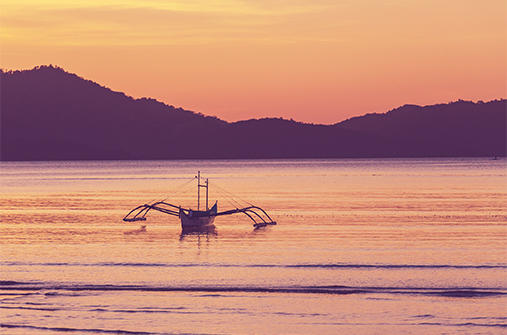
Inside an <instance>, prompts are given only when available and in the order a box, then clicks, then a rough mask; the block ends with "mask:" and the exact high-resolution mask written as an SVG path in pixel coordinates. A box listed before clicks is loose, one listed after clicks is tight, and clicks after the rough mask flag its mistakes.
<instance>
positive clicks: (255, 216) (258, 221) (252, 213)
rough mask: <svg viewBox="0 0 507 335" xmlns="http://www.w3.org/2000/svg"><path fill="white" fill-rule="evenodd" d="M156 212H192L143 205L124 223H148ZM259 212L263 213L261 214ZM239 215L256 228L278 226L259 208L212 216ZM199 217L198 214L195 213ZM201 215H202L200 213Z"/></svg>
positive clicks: (161, 205) (162, 205)
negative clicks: (242, 215)
mask: <svg viewBox="0 0 507 335" xmlns="http://www.w3.org/2000/svg"><path fill="white" fill-rule="evenodd" d="M152 209H153V210H156V211H159V212H162V213H164V214H169V215H174V216H179V215H180V211H184V212H187V213H188V212H190V209H182V208H181V206H175V205H173V204H169V203H167V202H163V201H159V202H156V203H154V204H152V205H141V206H138V207H136V208H134V209H133V210H131V211H130V212H129V213H128V214H127V215H126V216H125V217H124V218H123V221H127V222H132V221H146V215H147V214H148V212H149V211H150V210H152ZM258 211H260V212H261V213H260V214H259V213H258ZM237 213H244V214H245V215H246V216H248V217H249V218H250V219H251V220H252V221H253V222H254V225H253V226H254V227H255V228H259V227H265V226H267V225H276V222H275V221H273V220H272V219H271V218H270V217H269V215H268V213H266V211H264V210H263V209H262V208H260V207H257V206H249V207H245V208H236V209H231V210H228V211H223V212H219V213H216V214H211V215H210V216H222V215H232V214H237ZM195 214H196V215H198V213H195ZM199 214H200V213H199Z"/></svg>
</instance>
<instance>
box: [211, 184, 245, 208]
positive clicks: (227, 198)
mask: <svg viewBox="0 0 507 335" xmlns="http://www.w3.org/2000/svg"><path fill="white" fill-rule="evenodd" d="M213 189H214V190H215V191H216V192H217V193H218V194H220V195H221V196H222V197H224V198H225V200H227V202H229V203H230V204H231V205H232V207H233V208H240V207H241V204H239V203H238V202H236V203H235V204H234V203H233V200H232V199H229V196H228V195H227V194H224V193H223V192H222V191H220V190H219V189H217V188H213Z"/></svg>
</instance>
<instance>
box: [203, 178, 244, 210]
mask: <svg viewBox="0 0 507 335" xmlns="http://www.w3.org/2000/svg"><path fill="white" fill-rule="evenodd" d="M210 184H211V187H213V188H214V189H215V190H217V191H218V190H220V191H221V192H223V193H224V196H227V197H230V198H231V200H232V201H234V202H235V203H236V204H237V205H238V208H240V207H243V205H242V204H241V203H240V202H239V201H242V202H243V203H245V204H247V205H250V206H252V204H251V203H250V202H248V201H246V200H244V199H241V198H240V197H238V196H237V195H235V194H234V193H232V192H230V191H227V190H226V189H224V188H223V187H220V186H218V185H217V184H215V183H210ZM236 199H238V200H239V201H237V200H236Z"/></svg>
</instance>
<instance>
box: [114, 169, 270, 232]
mask: <svg viewBox="0 0 507 335" xmlns="http://www.w3.org/2000/svg"><path fill="white" fill-rule="evenodd" d="M196 178H197V210H192V209H191V208H182V207H181V206H176V205H173V204H170V203H167V202H165V201H157V202H154V203H152V204H145V205H141V206H138V207H136V208H134V209H133V210H132V211H130V212H129V213H128V214H127V215H126V216H125V217H124V218H123V221H129V222H130V221H145V220H146V214H148V212H149V211H150V210H152V209H153V210H156V211H159V212H162V213H165V214H169V215H174V216H178V217H179V218H180V221H181V227H182V228H183V229H192V228H201V227H207V226H213V223H214V221H215V218H216V217H217V216H222V215H232V214H237V213H244V214H245V215H246V216H248V217H249V218H250V219H251V220H252V221H253V222H254V227H256V228H259V227H265V226H267V225H276V222H274V221H273V220H272V219H271V218H270V217H269V215H268V214H267V213H266V212H265V211H264V210H263V209H262V208H260V207H257V206H254V205H251V204H250V205H249V206H246V207H243V208H235V209H231V210H226V211H223V212H219V211H218V202H215V204H214V205H213V206H212V207H211V208H209V207H208V186H209V182H208V179H206V180H205V181H204V183H203V184H201V173H200V172H198V174H197V176H196ZM201 188H205V189H206V210H202V211H201V210H200V198H201V193H200V192H201Z"/></svg>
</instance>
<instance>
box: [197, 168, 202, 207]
mask: <svg viewBox="0 0 507 335" xmlns="http://www.w3.org/2000/svg"><path fill="white" fill-rule="evenodd" d="M199 201H201V171H197V211H199Z"/></svg>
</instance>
